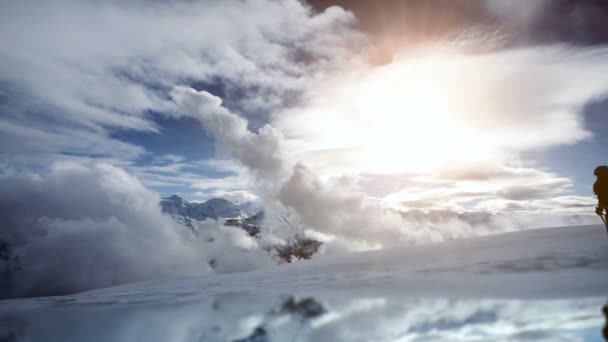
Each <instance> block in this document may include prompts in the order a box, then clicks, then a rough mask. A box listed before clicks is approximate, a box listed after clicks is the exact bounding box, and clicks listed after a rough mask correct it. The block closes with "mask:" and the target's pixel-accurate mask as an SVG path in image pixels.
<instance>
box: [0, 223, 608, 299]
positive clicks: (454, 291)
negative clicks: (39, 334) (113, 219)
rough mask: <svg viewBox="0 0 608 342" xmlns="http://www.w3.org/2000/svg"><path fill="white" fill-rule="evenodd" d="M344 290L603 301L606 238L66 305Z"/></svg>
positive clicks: (544, 239)
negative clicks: (598, 297) (598, 298)
mask: <svg viewBox="0 0 608 342" xmlns="http://www.w3.org/2000/svg"><path fill="white" fill-rule="evenodd" d="M344 290H348V291H349V292H353V291H354V292H357V293H360V294H361V295H370V294H378V293H382V294H389V293H390V294H392V295H399V296H406V297H419V296H446V295H448V296H458V297H472V298H478V297H493V298H528V297H529V298H563V297H581V296H602V295H605V294H607V293H608V236H607V235H606V231H605V230H604V229H603V227H602V226H580V227H564V228H546V229H534V230H527V231H520V232H513V233H505V234H497V235H491V236H484V237H478V238H471V239H463V240H454V241H449V242H443V243H436V244H429V245H421V246H404V248H403V249H394V250H381V251H370V252H362V253H353V254H349V255H342V256H338V257H325V258H318V259H314V260H310V261H304V262H298V263H295V264H287V265H280V266H276V267H271V268H267V269H263V270H258V271H252V272H244V273H235V274H226V275H213V276H202V277H194V278H187V279H180V280H172V281H157V282H144V283H133V284H127V285H122V286H117V287H113V288H107V289H101V290H96V291H91V292H86V293H81V294H76V295H72V296H67V297H69V298H70V301H71V302H76V303H95V302H104V303H107V302H109V301H110V302H111V301H120V302H121V303H125V302H134V303H142V302H150V301H165V300H173V299H176V298H179V299H180V300H184V299H192V300H194V299H208V298H214V297H217V296H222V295H225V294H235V293H238V294H256V295H274V294H278V293H283V294H307V295H309V294H318V293H335V294H336V295H340V294H341V293H342V292H344ZM349 295H350V294H349ZM57 300H62V299H61V298H59V297H53V298H47V299H38V300H27V299H24V300H15V301H4V302H0V310H2V309H6V308H7V307H8V306H10V307H13V308H14V307H16V306H19V305H25V306H27V305H28V303H29V304H33V303H37V305H40V304H43V303H47V304H48V303H53V302H55V301H57ZM37 305H36V306H37Z"/></svg>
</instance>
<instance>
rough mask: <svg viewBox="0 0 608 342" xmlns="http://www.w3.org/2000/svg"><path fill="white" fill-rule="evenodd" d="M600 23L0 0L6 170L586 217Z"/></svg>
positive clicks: (605, 60)
mask: <svg viewBox="0 0 608 342" xmlns="http://www.w3.org/2000/svg"><path fill="white" fill-rule="evenodd" d="M607 17H608V6H606V4H604V3H603V2H602V1H577V2H573V1H562V0H554V1H551V0H534V1H527V2H525V4H524V3H514V2H504V1H497V0H477V1H474V0H457V1H444V0H437V1H428V0H413V1H374V2H369V1H357V0H353V1H346V0H335V1H334V0H314V1H309V2H304V1H296V0H279V1H270V0H264V1H152V2H150V1H132V2H128V3H124V2H121V1H107V2H104V3H98V2H94V1H77V2H76V1H68V0H62V1H57V2H53V3H40V2H34V1H19V2H12V3H7V4H3V5H2V11H1V14H0V22H1V24H0V27H1V28H2V29H1V30H0V37H1V41H2V42H3V43H2V44H1V46H0V75H1V76H0V132H1V134H0V175H2V176H3V177H11V176H15V175H40V176H41V177H44V175H47V174H49V172H51V170H53V167H54V166H55V165H57V164H58V163H76V164H79V165H94V164H96V163H105V164H108V165H112V166H114V167H118V168H120V169H122V170H125V171H126V172H127V173H128V174H129V175H131V176H133V177H136V178H137V179H138V180H139V181H140V182H142V184H143V185H144V186H145V187H146V188H148V189H151V190H153V191H155V192H157V193H158V194H159V195H160V196H163V197H165V196H169V195H171V194H174V193H177V194H180V195H182V196H183V197H185V198H186V199H188V200H191V201H203V200H206V199H208V198H211V197H224V198H227V199H230V200H233V201H237V202H248V201H258V202H264V203H268V202H272V201H275V202H276V201H277V199H278V202H279V203H280V204H281V205H283V206H286V207H288V208H293V209H295V211H296V212H298V213H299V214H300V215H301V216H307V214H306V212H310V211H312V210H311V209H310V208H311V207H313V208H314V207H315V205H310V204H309V202H308V201H309V199H308V198H304V197H301V194H302V193H306V192H307V191H309V190H310V193H309V194H310V195H311V196H313V197H315V198H316V196H321V195H319V194H325V195H327V196H321V198H316V199H317V200H318V201H317V202H316V203H318V204H319V205H321V206H323V207H326V206H325V205H326V204H327V203H325V202H324V200H327V197H328V196H330V197H331V196H333V197H336V198H331V202H336V201H337V202H340V203H341V204H343V203H345V202H344V201H343V200H345V199H346V202H348V201H349V200H352V198H356V199H357V200H356V201H359V200H360V201H361V202H356V201H355V202H356V203H358V204H357V205H359V204H361V203H364V202H365V203H382V206H383V208H385V209H386V208H390V209H391V210H397V211H406V212H407V211H412V210H421V211H424V212H428V211H433V210H435V211H446V212H451V213H457V214H462V213H466V212H484V213H489V214H493V215H494V214H501V215H520V216H525V217H529V216H531V215H536V216H538V217H541V216H543V215H544V216H559V217H566V216H567V217H568V220H569V221H567V222H569V223H571V222H579V223H580V222H587V221H589V220H592V219H594V218H593V216H589V215H588V214H589V213H590V212H591V210H592V208H593V205H594V204H593V201H594V200H593V198H592V195H593V194H592V192H591V184H592V182H593V180H594V179H593V175H592V171H593V168H594V167H595V166H597V165H600V164H604V163H606V160H605V159H604V158H605V154H604V153H605V148H606V147H608V140H607V139H608V135H607V133H608V117H607V116H606V114H605V113H606V111H607V110H608V100H606V94H607V91H608V79H606V77H604V76H603V75H606V74H607V72H608V45H606V44H608V26H606V24H605V23H606V19H607ZM24 23H28V24H27V25H24ZM290 186H291V189H292V190H293V191H295V192H294V193H288V191H287V190H286V189H290ZM309 187H312V189H309ZM340 194H342V195H340ZM298 197H299V198H300V199H298ZM313 200H314V198H313ZM296 202H303V203H296ZM304 202H305V203H306V204H305V203H304ZM321 203H325V204H321ZM336 205H337V204H336ZM298 206H300V207H301V208H300V207H298ZM337 206H338V207H340V208H343V207H342V206H340V205H337ZM320 209H321V208H319V210H320ZM336 210H337V209H336ZM313 215H316V211H315V213H312V212H311V213H310V216H313ZM585 220H587V221H585ZM313 221H316V220H313ZM543 222H546V224H549V223H551V222H552V221H543ZM315 224H317V225H318V224H321V223H320V222H315ZM538 224H540V223H538Z"/></svg>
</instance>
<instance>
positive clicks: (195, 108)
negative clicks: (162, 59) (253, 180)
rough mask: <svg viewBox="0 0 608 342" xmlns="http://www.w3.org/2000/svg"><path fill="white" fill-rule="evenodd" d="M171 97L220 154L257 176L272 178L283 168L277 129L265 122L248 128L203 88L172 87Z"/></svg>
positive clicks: (243, 121)
mask: <svg viewBox="0 0 608 342" xmlns="http://www.w3.org/2000/svg"><path fill="white" fill-rule="evenodd" d="M171 97H172V98H173V100H174V101H175V102H176V104H177V106H178V108H179V109H180V110H182V111H185V112H186V113H189V114H190V115H194V117H196V118H197V119H199V120H200V122H201V124H202V125H203V127H204V128H205V129H206V131H207V132H208V133H209V134H210V135H211V136H212V137H213V138H214V140H215V144H216V147H217V150H218V152H219V153H220V155H224V156H225V157H229V158H234V159H236V160H237V161H239V162H241V163H242V164H243V165H244V166H245V167H247V168H248V169H249V170H251V171H252V172H253V173H254V174H256V175H258V176H262V177H267V178H274V177H277V176H279V175H280V174H281V173H282V172H283V163H282V159H281V158H282V156H281V150H280V148H281V145H280V144H281V140H282V135H281V132H280V131H278V130H276V129H275V128H273V127H272V126H270V125H268V124H267V125H265V126H264V127H262V128H261V129H260V130H259V131H258V132H257V134H256V133H252V132H250V131H249V130H248V128H247V120H245V119H243V118H241V117H239V116H238V115H236V114H234V113H231V112H230V111H229V110H227V109H226V108H224V107H222V99H220V98H219V97H217V96H213V95H212V94H209V93H208V92H206V91H196V90H194V89H192V88H188V87H175V88H174V89H173V91H172V92H171Z"/></svg>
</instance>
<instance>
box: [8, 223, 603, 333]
mask: <svg viewBox="0 0 608 342" xmlns="http://www.w3.org/2000/svg"><path fill="white" fill-rule="evenodd" d="M607 270H608V236H607V235H606V231H605V230H604V228H603V227H602V226H579V227H565V228H547V229H535V230H527V231H520V232H513V233H505V234H499V235H492V236H484V237H478V238H471V239H463V240H453V241H448V242H444V243H436V244H428V245H420V246H414V247H404V248H401V249H393V250H380V251H370V252H362V253H353V254H349V255H341V256H334V257H322V258H317V259H314V260H310V261H303V262H298V263H295V264H286V265H280V266H276V267H272V268H268V269H263V270H258V271H252V272H244V273H236V274H226V275H213V276H203V277H193V278H186V279H179V280H171V281H152V282H145V283H133V284H127V285H123V286H118V287H114V288H107V289H100V290H96V291H91V292H85V293H80V294H75V295H71V296H64V297H47V298H35V299H22V300H7V301H1V302H0V322H4V323H2V324H4V326H3V327H4V328H3V327H0V332H2V331H5V330H6V331H10V333H13V334H16V335H15V336H17V335H18V334H19V331H18V330H19V329H17V330H15V329H12V330H11V329H8V330H7V329H6V322H9V321H10V322H12V321H18V322H26V323H27V324H25V323H24V324H25V325H26V328H23V329H24V331H23V332H22V334H23V335H24V336H29V337H30V339H29V340H32V341H38V340H49V341H51V340H64V341H75V340H79V339H80V340H82V339H87V338H85V337H83V336H89V337H90V336H92V335H91V334H93V333H94V334H98V335H95V336H96V337H95V338H96V339H93V338H90V339H88V340H91V341H94V340H99V341H102V340H106V341H109V340H113V341H122V340H124V341H127V340H129V338H131V339H130V340H147V341H163V340H165V341H166V340H174V341H182V340H183V341H186V340H192V339H196V338H199V339H200V340H210V341H225V340H228V341H230V340H233V341H238V340H242V341H270V340H272V341H282V340H302V341H307V340H311V341H312V340H314V341H339V340H349V341H358V340H360V341H367V340H404V341H407V340H414V339H421V338H426V339H431V340H432V339H433V338H434V339H436V340H446V339H449V340H476V339H477V340H501V339H504V340H524V339H533V340H551V341H560V340H568V341H570V340H597V341H600V340H601V337H600V335H599V332H600V330H601V325H602V324H603V318H602V316H601V313H600V307H601V306H602V304H603V303H604V299H603V296H605V294H606V289H607V288H608V273H607ZM307 298H308V299H309V300H308V301H307V302H306V301H305V299H307ZM286 303H290V304H289V305H287V304H286ZM319 307H320V308H321V309H319ZM310 308H313V309H314V310H312V311H311V310H310ZM83 312H86V315H84V316H83ZM311 312H312V313H313V314H311ZM314 313H316V314H314ZM83 317H88V318H83ZM89 319H90V320H93V321H95V322H101V323H103V324H107V326H108V328H107V329H101V328H100V327H99V326H98V325H97V323H96V324H94V323H92V322H89V321H88V320H89ZM118 319H120V320H121V321H122V323H119V322H116V321H117V320H118ZM74 320H76V321H79V322H80V323H79V324H74V323H73V321H74ZM125 320H126V321H125ZM127 321H129V322H131V323H127ZM68 322H71V323H68ZM87 322H88V323H87ZM101 323H99V324H101ZM129 324H131V325H129ZM158 324H160V325H161V326H162V327H163V328H162V329H161V328H160V327H158ZM127 325H128V326H129V328H127ZM50 326H53V327H55V328H52V329H51V328H49V327H50ZM27 327H30V328H27ZM60 327H62V328H61V329H63V330H61V329H60ZM23 329H22V330H23ZM28 329H29V330H28ZM102 330H103V331H102ZM154 332H155V333H154ZM28 334H29V335H28ZM134 334H135V335H134ZM137 334H139V335H137ZM490 336H491V337H490ZM0 337H2V335H1V334H0ZM51 337H52V338H51ZM104 338H105V339H104ZM29 340H28V341H29Z"/></svg>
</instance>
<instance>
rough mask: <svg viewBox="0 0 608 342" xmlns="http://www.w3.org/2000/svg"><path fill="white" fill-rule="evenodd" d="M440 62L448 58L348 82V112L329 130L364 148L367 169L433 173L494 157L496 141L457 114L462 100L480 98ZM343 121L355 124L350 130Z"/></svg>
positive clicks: (362, 156) (362, 158)
mask: <svg viewBox="0 0 608 342" xmlns="http://www.w3.org/2000/svg"><path fill="white" fill-rule="evenodd" d="M437 62H439V63H437ZM441 63H445V61H441V60H440V61H437V60H436V59H435V60H430V61H424V60H416V61H413V62H412V61H409V62H403V63H402V62H398V61H396V62H394V63H393V64H390V65H387V66H384V67H382V68H381V69H379V70H376V71H375V72H374V73H373V74H372V75H369V76H368V77H365V78H363V79H361V80H359V82H358V83H357V84H355V85H350V86H348V90H346V91H345V93H346V94H347V95H346V96H345V97H346V98H348V99H349V100H348V101H343V102H342V105H343V106H342V109H341V110H343V111H344V112H346V114H344V113H342V115H341V117H342V118H343V120H338V121H336V120H332V121H331V122H332V123H333V124H332V125H335V127H333V128H332V129H330V131H333V132H336V131H339V132H340V136H341V137H342V138H341V139H343V141H342V142H341V143H342V145H348V146H352V147H355V148H356V149H357V150H358V151H359V152H360V159H359V162H360V163H361V164H362V165H360V166H361V167H362V168H364V169H366V170H368V171H379V172H385V171H390V172H395V171H432V170H434V169H436V168H438V167H440V166H441V165H443V164H445V163H448V162H450V161H454V160H457V161H459V162H473V161H477V160H480V159H484V158H487V157H489V156H490V154H491V152H492V144H491V143H490V142H489V141H484V137H483V135H482V134H478V133H477V132H476V131H475V128H474V127H475V125H473V124H472V123H470V122H466V119H465V118H466V117H467V116H466V115H459V114H460V113H459V112H458V111H459V109H460V108H461V106H460V104H462V103H464V102H466V101H474V100H475V99H472V98H470V95H468V94H467V92H466V89H463V87H462V86H458V84H457V82H455V80H457V78H458V75H455V74H449V68H445V67H442V65H441ZM437 65H439V69H440V70H437V68H436V66H437ZM467 96H469V98H467ZM338 110H340V109H338ZM344 121H349V122H350V123H351V124H349V125H348V129H347V130H344V129H343V128H344V127H346V125H345V123H344ZM353 122H355V123H356V124H354V125H353V124H352V123H353ZM341 128H342V129H341ZM344 140H345V141H344Z"/></svg>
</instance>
